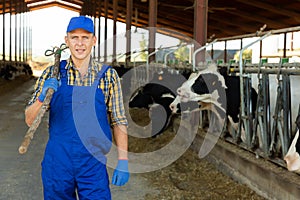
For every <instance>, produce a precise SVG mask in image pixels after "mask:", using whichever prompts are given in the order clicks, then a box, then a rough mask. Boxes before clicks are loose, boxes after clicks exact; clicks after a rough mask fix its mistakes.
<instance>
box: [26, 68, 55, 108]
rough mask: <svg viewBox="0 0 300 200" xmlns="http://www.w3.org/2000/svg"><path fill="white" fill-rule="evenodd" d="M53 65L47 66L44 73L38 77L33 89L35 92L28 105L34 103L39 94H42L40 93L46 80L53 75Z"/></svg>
mask: <svg viewBox="0 0 300 200" xmlns="http://www.w3.org/2000/svg"><path fill="white" fill-rule="evenodd" d="M52 68H53V66H50V67H47V68H46V69H45V70H44V71H43V73H42V74H41V76H40V77H39V78H38V79H37V81H36V83H35V86H34V89H33V94H32V96H31V98H30V100H29V101H28V105H31V104H33V103H34V102H35V101H36V100H37V98H38V96H39V95H40V93H41V92H42V90H43V86H44V83H45V80H46V79H48V78H49V77H50V76H51V71H52Z"/></svg>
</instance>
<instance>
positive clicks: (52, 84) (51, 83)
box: [38, 78, 59, 102]
mask: <svg viewBox="0 0 300 200" xmlns="http://www.w3.org/2000/svg"><path fill="white" fill-rule="evenodd" d="M58 86H59V82H58V80H57V79H56V78H49V79H47V80H45V82H44V86H43V89H42V92H41V94H40V96H39V97H38V99H39V101H40V102H44V100H45V97H46V94H47V90H48V89H49V88H52V89H53V90H54V92H56V91H57V88H58Z"/></svg>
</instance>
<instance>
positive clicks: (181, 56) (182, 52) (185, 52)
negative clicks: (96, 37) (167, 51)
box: [174, 46, 189, 62]
mask: <svg viewBox="0 0 300 200" xmlns="http://www.w3.org/2000/svg"><path fill="white" fill-rule="evenodd" d="M174 54H175V58H176V59H177V60H178V61H181V62H184V61H187V60H189V48H188V47H187V46H182V47H180V48H178V49H177V50H176V51H175V52H174Z"/></svg>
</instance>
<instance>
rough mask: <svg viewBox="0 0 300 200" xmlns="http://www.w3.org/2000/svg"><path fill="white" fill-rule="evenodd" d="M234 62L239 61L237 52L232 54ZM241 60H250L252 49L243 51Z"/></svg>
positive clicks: (238, 52)
mask: <svg viewBox="0 0 300 200" xmlns="http://www.w3.org/2000/svg"><path fill="white" fill-rule="evenodd" d="M233 58H234V60H237V61H239V59H240V51H237V52H236V53H235V54H234V57H233ZM242 58H243V60H251V59H252V49H245V50H244V52H243V55H242Z"/></svg>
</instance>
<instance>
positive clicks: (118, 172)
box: [111, 160, 130, 186]
mask: <svg viewBox="0 0 300 200" xmlns="http://www.w3.org/2000/svg"><path fill="white" fill-rule="evenodd" d="M129 176H130V174H129V172H128V160H119V161H118V165H117V167H116V169H115V171H114V174H113V177H112V181H111V182H112V184H114V185H117V186H122V185H125V184H126V183H127V182H128V180H129Z"/></svg>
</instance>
